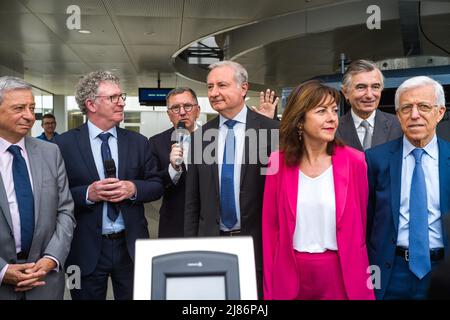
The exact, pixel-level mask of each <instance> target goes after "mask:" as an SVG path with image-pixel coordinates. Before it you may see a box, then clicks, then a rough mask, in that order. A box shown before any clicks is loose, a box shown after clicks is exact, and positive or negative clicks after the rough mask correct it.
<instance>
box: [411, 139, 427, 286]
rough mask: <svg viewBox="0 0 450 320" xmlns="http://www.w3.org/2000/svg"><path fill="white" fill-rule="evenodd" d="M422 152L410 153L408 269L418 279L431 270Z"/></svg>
mask: <svg viewBox="0 0 450 320" xmlns="http://www.w3.org/2000/svg"><path fill="white" fill-rule="evenodd" d="M424 152H425V151H424V150H423V149H418V148H416V149H414V150H413V151H412V154H413V156H414V158H415V160H416V164H415V167H414V171H413V175H412V180H411V193H410V196H409V269H410V270H411V272H412V273H414V274H415V275H416V276H417V277H418V278H419V279H422V278H423V277H424V276H425V275H426V274H427V273H428V272H430V270H431V262H430V247H429V239H428V206H427V188H426V185H425V175H424V173H423V169H422V162H421V159H422V155H423V154H424Z"/></svg>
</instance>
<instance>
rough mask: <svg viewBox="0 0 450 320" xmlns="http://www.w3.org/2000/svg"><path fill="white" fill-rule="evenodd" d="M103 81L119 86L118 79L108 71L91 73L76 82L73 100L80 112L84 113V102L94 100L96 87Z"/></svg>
mask: <svg viewBox="0 0 450 320" xmlns="http://www.w3.org/2000/svg"><path fill="white" fill-rule="evenodd" d="M105 81H108V82H112V83H115V84H117V85H119V84H120V80H119V78H118V77H116V76H115V75H113V74H112V73H111V72H109V71H93V72H91V73H89V74H87V75H85V76H84V77H82V78H81V79H80V81H78V84H77V86H76V88H75V100H76V101H77V104H78V107H79V108H80V110H81V112H83V113H84V114H85V113H86V105H85V103H86V100H88V99H94V98H95V95H96V94H97V93H98V87H99V86H100V84H101V83H102V82H105Z"/></svg>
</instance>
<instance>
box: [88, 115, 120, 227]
mask: <svg viewBox="0 0 450 320" xmlns="http://www.w3.org/2000/svg"><path fill="white" fill-rule="evenodd" d="M87 125H88V129H89V140H90V143H91V150H92V156H93V157H94V161H95V167H96V168H97V172H98V176H99V177H100V180H102V179H105V172H104V170H103V160H102V152H101V145H102V140H100V138H99V137H98V135H99V134H100V133H103V132H109V133H111V134H112V137H110V138H109V140H108V144H109V148H110V149H111V156H112V158H113V159H114V162H115V163H116V172H119V165H120V163H119V152H118V148H117V129H116V127H112V128H111V129H109V130H108V131H102V130H101V129H99V128H97V127H96V126H95V125H94V124H93V123H92V122H90V121H88V122H87ZM88 191H89V190H88ZM87 196H88V192H86V202H87V203H92V202H90V201H89V200H87ZM107 208H108V206H107V203H106V202H104V203H103V211H102V234H110V233H116V232H120V231H122V230H124V229H125V223H124V221H123V216H122V213H121V212H119V216H118V217H117V219H116V221H111V219H109V218H108V215H107Z"/></svg>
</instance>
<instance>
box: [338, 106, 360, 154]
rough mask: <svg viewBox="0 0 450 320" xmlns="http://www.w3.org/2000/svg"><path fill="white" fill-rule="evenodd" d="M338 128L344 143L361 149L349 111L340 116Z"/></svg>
mask: <svg viewBox="0 0 450 320" xmlns="http://www.w3.org/2000/svg"><path fill="white" fill-rule="evenodd" d="M339 129H340V130H339V131H340V133H341V138H342V139H343V140H344V141H345V143H346V144H348V145H350V146H354V147H356V148H357V149H359V150H363V146H362V145H361V142H360V141H359V138H358V133H357V132H356V128H355V124H354V122H353V118H352V115H351V112H350V111H349V112H347V113H346V114H345V115H344V116H343V117H342V119H341V125H340V126H339Z"/></svg>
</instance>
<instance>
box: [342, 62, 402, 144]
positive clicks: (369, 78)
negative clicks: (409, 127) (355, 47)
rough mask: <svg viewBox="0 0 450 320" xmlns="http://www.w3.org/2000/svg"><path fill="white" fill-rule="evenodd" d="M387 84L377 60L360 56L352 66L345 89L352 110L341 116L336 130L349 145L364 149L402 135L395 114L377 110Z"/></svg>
mask: <svg viewBox="0 0 450 320" xmlns="http://www.w3.org/2000/svg"><path fill="white" fill-rule="evenodd" d="M383 86H384V79H383V74H382V73H381V71H380V69H378V68H377V66H376V65H375V64H374V63H373V62H371V61H368V60H356V61H353V62H352V63H351V64H350V65H349V66H348V68H347V71H346V72H345V73H344V76H343V77H342V93H343V94H344V96H345V99H346V100H347V101H348V102H349V103H350V106H351V110H350V111H349V112H347V113H346V114H345V115H344V116H343V117H342V118H341V119H340V120H339V127H338V130H337V133H336V135H337V137H338V138H340V139H341V140H343V141H344V142H345V143H346V144H347V145H349V146H351V147H353V148H355V149H358V150H360V151H364V150H366V149H368V148H371V147H374V146H376V145H379V144H383V143H385V142H388V141H391V140H394V139H397V138H399V137H401V136H402V134H403V132H402V130H401V128H400V124H399V122H398V120H397V118H396V117H395V115H393V114H389V113H386V112H383V111H381V110H377V108H378V104H379V103H380V98H381V91H383Z"/></svg>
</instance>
